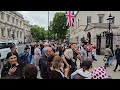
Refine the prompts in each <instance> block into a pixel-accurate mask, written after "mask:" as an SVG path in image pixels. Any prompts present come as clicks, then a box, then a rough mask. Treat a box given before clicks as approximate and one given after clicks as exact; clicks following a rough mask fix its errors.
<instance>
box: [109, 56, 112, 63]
mask: <svg viewBox="0 0 120 90" xmlns="http://www.w3.org/2000/svg"><path fill="white" fill-rule="evenodd" d="M112 62H113V57H109V65H111V64H112Z"/></svg>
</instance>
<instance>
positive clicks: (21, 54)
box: [19, 52, 29, 64]
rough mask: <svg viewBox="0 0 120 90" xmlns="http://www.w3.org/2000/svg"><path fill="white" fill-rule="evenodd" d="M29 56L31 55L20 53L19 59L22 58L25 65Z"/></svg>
mask: <svg viewBox="0 0 120 90" xmlns="http://www.w3.org/2000/svg"><path fill="white" fill-rule="evenodd" d="M28 55H29V53H25V52H23V53H20V55H19V58H20V60H21V61H22V63H23V64H27V63H28V59H27V58H28Z"/></svg>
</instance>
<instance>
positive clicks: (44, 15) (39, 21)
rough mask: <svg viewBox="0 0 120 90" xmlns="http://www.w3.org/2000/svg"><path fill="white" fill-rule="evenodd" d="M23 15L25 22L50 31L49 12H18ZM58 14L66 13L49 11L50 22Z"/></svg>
mask: <svg viewBox="0 0 120 90" xmlns="http://www.w3.org/2000/svg"><path fill="white" fill-rule="evenodd" d="M18 12H19V13H21V14H22V15H23V17H24V19H25V20H28V21H29V22H30V24H31V25H39V26H40V27H44V28H45V29H46V30H47V29H48V11H18ZM56 12H65V11H49V21H52V20H53V17H54V15H55V13H56Z"/></svg>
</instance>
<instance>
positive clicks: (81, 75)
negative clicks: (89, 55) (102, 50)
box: [71, 60, 92, 79]
mask: <svg viewBox="0 0 120 90" xmlns="http://www.w3.org/2000/svg"><path fill="white" fill-rule="evenodd" d="M90 68H92V62H91V61H88V60H85V61H83V62H82V68H81V69H78V70H76V71H75V72H73V73H72V74H71V79H91V73H90V72H89V69H90Z"/></svg>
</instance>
